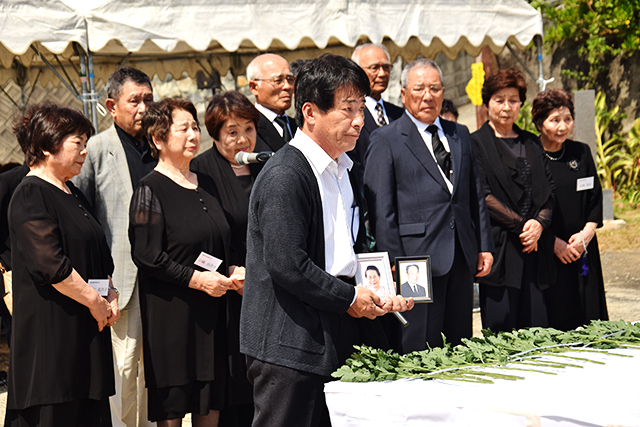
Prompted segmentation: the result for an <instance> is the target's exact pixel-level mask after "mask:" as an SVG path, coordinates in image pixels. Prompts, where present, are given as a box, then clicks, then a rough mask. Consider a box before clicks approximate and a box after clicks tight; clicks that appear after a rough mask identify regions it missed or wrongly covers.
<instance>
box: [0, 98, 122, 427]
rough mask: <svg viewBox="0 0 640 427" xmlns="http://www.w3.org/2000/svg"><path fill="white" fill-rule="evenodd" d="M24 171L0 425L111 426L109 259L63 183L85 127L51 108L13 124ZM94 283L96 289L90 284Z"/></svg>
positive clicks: (113, 293)
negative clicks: (6, 379) (4, 403)
mask: <svg viewBox="0 0 640 427" xmlns="http://www.w3.org/2000/svg"><path fill="white" fill-rule="evenodd" d="M14 130H15V131H16V135H17V137H18V140H19V141H21V145H23V144H22V143H24V146H25V147H26V150H25V152H26V157H27V164H28V165H29V167H30V171H29V173H28V174H27V176H26V177H25V178H24V179H23V180H22V182H21V183H20V185H18V187H17V188H16V190H15V192H14V194H13V197H12V199H11V203H10V205H9V229H10V233H11V248H12V261H13V262H12V267H13V279H14V280H13V294H14V299H13V303H14V312H13V314H14V316H13V330H14V334H13V336H12V343H11V354H10V360H9V395H8V399H7V415H6V420H5V425H6V426H111V415H110V412H109V400H108V397H109V396H110V395H113V394H114V392H115V389H114V380H113V358H112V353H111V351H112V350H111V335H110V328H109V327H108V326H111V325H113V324H114V323H115V321H116V320H118V318H119V316H120V314H119V313H120V312H119V310H118V295H117V290H115V288H113V287H112V285H111V281H110V275H111V273H112V272H113V261H112V259H111V255H110V252H109V247H108V245H107V241H106V238H105V235H104V232H103V230H102V227H101V226H100V224H99V223H98V222H97V221H96V220H95V219H94V218H93V216H92V215H91V212H90V209H89V204H88V202H87V201H86V199H85V198H84V196H83V195H82V193H81V192H80V191H78V190H77V189H76V188H75V187H74V186H73V184H72V183H71V182H70V181H69V179H71V178H72V177H73V176H75V175H78V174H79V173H80V169H81V168H82V164H83V163H84V160H85V157H86V155H87V139H88V138H89V137H91V136H92V135H93V134H94V130H93V126H92V125H91V122H90V121H89V120H87V119H86V118H85V117H84V116H83V115H82V114H81V113H80V112H78V111H76V110H72V109H69V108H64V107H61V106H58V105H55V104H48V103H47V104H42V105H40V106H39V107H38V108H35V109H29V110H28V113H27V114H26V115H25V116H23V117H22V118H21V119H20V120H19V121H18V122H17V124H16V125H15V127H14ZM91 279H94V280H96V279H97V280H100V282H98V284H97V285H95V287H92V286H90V285H89V284H88V282H89V281H90V280H91Z"/></svg>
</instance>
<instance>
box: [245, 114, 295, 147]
mask: <svg viewBox="0 0 640 427" xmlns="http://www.w3.org/2000/svg"><path fill="white" fill-rule="evenodd" d="M289 128H290V129H291V136H292V137H293V136H294V135H295V134H296V129H297V126H296V121H295V120H294V119H292V118H291V117H289ZM256 130H257V138H256V148H254V150H253V151H254V152H255V153H258V152H261V151H278V150H279V149H281V148H282V147H284V144H285V142H284V138H283V137H281V136H280V133H278V131H277V129H276V128H275V127H274V126H273V123H271V122H270V121H269V119H267V118H266V117H265V116H264V114H262V113H260V120H259V121H258V128H257V129H256Z"/></svg>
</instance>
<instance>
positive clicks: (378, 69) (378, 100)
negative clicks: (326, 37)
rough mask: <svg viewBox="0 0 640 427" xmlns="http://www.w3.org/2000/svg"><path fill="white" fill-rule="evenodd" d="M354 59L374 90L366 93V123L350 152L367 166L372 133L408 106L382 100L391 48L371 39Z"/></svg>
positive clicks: (357, 163)
mask: <svg viewBox="0 0 640 427" xmlns="http://www.w3.org/2000/svg"><path fill="white" fill-rule="evenodd" d="M351 59H353V61H354V62H355V63H356V64H358V65H359V66H360V67H361V68H362V69H363V70H364V72H365V73H367V77H369V85H370V87H371V94H370V95H369V96H367V97H365V106H366V107H367V108H365V110H364V126H363V127H362V130H361V131H360V138H359V139H358V143H357V144H356V148H354V149H353V150H352V151H350V152H349V153H347V154H349V157H351V159H352V160H353V161H354V162H355V163H356V165H357V167H358V168H360V173H361V174H362V172H363V170H364V155H365V153H366V152H367V148H369V135H370V134H371V132H373V131H374V130H376V129H378V128H379V127H381V126H385V125H387V124H389V123H391V122H392V121H394V120H397V119H399V118H400V116H402V113H403V112H404V109H402V108H400V107H398V106H396V105H393V104H392V103H390V102H386V101H383V100H382V93H383V92H384V91H385V90H387V86H389V76H390V74H391V61H390V58H389V52H388V51H387V48H386V47H385V46H384V45H382V44H372V43H367V44H363V45H360V46H358V47H356V49H355V50H354V51H353V55H351Z"/></svg>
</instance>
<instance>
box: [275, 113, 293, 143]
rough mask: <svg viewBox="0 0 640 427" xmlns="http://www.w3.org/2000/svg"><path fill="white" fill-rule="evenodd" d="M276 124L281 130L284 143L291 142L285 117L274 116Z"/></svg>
mask: <svg viewBox="0 0 640 427" xmlns="http://www.w3.org/2000/svg"><path fill="white" fill-rule="evenodd" d="M276 123H278V124H279V125H280V127H281V128H282V138H284V142H289V141H291V132H289V120H288V118H287V116H276Z"/></svg>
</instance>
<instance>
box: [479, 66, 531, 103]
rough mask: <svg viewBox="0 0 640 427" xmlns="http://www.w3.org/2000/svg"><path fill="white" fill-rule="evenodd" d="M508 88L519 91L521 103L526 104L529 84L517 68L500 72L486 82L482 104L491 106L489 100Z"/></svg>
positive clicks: (483, 87)
mask: <svg viewBox="0 0 640 427" xmlns="http://www.w3.org/2000/svg"><path fill="white" fill-rule="evenodd" d="M508 87H513V88H516V89H518V95H520V102H524V101H525V100H526V99H527V82H526V81H525V80H524V76H523V75H522V73H521V72H520V71H518V70H517V69H515V68H507V69H506V70H500V71H498V72H497V73H496V74H494V75H492V76H490V77H489V78H488V79H486V80H485V81H484V85H483V86H482V103H483V104H484V105H489V100H490V99H491V97H492V96H493V94H494V93H496V92H498V91H499V90H502V89H506V88H508Z"/></svg>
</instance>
